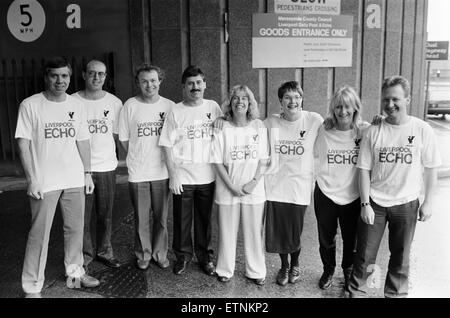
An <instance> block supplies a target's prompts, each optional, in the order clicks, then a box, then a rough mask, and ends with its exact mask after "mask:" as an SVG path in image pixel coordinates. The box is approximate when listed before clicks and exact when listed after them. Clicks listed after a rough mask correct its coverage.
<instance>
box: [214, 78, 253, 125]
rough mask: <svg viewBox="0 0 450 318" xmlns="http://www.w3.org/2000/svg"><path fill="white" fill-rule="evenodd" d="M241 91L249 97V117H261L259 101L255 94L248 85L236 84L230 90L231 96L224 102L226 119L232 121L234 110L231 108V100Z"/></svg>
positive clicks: (223, 109) (251, 118)
mask: <svg viewBox="0 0 450 318" xmlns="http://www.w3.org/2000/svg"><path fill="white" fill-rule="evenodd" d="M239 92H244V93H245V94H246V95H247V97H248V109H247V119H248V120H253V119H256V118H259V110H258V103H257V102H256V99H255V95H253V92H252V91H251V90H250V88H248V86H246V85H236V86H233V88H232V89H231V90H230V94H229V97H228V98H227V100H226V101H225V102H224V103H223V104H222V112H223V114H224V116H225V119H226V120H228V121H231V120H232V118H233V110H232V109H231V100H232V99H233V97H234V96H236V95H237V94H238V93H239Z"/></svg>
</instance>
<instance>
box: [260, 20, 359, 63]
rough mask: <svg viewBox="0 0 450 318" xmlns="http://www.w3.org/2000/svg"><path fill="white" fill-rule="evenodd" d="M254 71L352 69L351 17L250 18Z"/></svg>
mask: <svg viewBox="0 0 450 318" xmlns="http://www.w3.org/2000/svg"><path fill="white" fill-rule="evenodd" d="M252 22H253V33H252V66H253V68H290V67H292V68H303V67H351V66H352V43H353V17H352V16H345V15H339V16H330V15H326V16H324V15H294V14H271V13H258V14H254V15H253V21H252Z"/></svg>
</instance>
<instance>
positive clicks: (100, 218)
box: [83, 170, 116, 266]
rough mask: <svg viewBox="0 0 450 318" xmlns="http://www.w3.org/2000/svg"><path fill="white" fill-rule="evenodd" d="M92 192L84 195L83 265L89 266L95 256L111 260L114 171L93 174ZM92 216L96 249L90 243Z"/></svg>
mask: <svg viewBox="0 0 450 318" xmlns="http://www.w3.org/2000/svg"><path fill="white" fill-rule="evenodd" d="M92 180H93V181H94V185H95V188H94V192H93V193H92V194H87V195H86V209H85V212H84V235H83V255H84V265H85V266H87V265H89V263H90V262H92V260H93V259H94V258H95V257H96V255H98V256H101V257H104V258H107V259H111V258H112V257H113V249H112V245H111V232H112V211H113V205H114V194H115V191H116V171H115V170H113V171H106V172H93V173H92ZM93 214H95V215H96V216H97V222H96V224H95V226H96V247H97V251H95V247H94V244H93V242H92V233H91V225H93V224H92V223H91V222H93V220H92V219H93Z"/></svg>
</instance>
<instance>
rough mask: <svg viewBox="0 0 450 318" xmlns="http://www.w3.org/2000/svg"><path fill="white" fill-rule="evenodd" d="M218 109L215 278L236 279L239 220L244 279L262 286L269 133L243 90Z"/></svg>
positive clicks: (239, 87) (214, 145) (251, 97)
mask: <svg viewBox="0 0 450 318" xmlns="http://www.w3.org/2000/svg"><path fill="white" fill-rule="evenodd" d="M222 110H223V113H224V118H225V120H224V122H223V127H222V130H217V131H216V132H215V134H214V136H213V143H212V158H213V162H214V166H215V169H216V172H217V177H216V190H215V202H216V204H217V205H218V225H219V243H218V245H219V246H218V255H217V266H216V273H217V275H218V279H219V281H220V282H223V283H225V282H228V281H229V280H230V278H231V277H232V276H233V274H234V268H235V258H236V243H237V235H238V230H239V221H240V220H242V233H243V237H244V253H245V276H246V277H247V278H248V279H250V280H252V281H253V282H254V283H255V284H257V285H263V284H264V282H265V277H266V265H265V257H264V248H263V236H262V228H263V219H264V202H265V201H266V197H265V191H264V181H263V180H262V167H263V166H264V165H265V163H266V160H267V159H268V147H267V130H266V129H265V127H264V124H263V123H262V122H261V120H259V119H258V117H259V112H258V104H257V102H256V100H255V97H254V95H253V93H252V91H251V90H250V89H249V88H248V87H247V86H245V85H237V86H234V87H233V88H232V89H231V92H230V97H229V99H228V100H227V101H226V102H225V103H224V104H223V106H222Z"/></svg>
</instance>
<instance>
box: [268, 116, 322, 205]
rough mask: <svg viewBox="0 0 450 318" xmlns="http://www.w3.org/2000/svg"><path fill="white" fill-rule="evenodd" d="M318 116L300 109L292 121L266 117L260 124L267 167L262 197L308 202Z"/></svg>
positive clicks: (320, 118) (318, 126)
mask: <svg viewBox="0 0 450 318" xmlns="http://www.w3.org/2000/svg"><path fill="white" fill-rule="evenodd" d="M322 122H323V118H322V116H320V115H319V114H317V113H314V112H308V111H302V112H301V115H300V118H299V119H297V120H296V121H294V122H290V121H287V120H285V119H283V118H280V116H279V115H272V116H270V117H268V118H267V119H266V120H265V121H264V123H265V124H266V127H267V128H268V129H269V136H270V154H271V163H270V168H269V170H268V171H267V173H266V175H265V183H266V197H267V200H268V201H277V202H285V203H293V204H300V205H308V204H309V203H310V202H311V192H312V182H313V180H312V179H313V171H314V153H313V150H314V142H315V140H316V137H317V133H318V131H319V128H320V126H321V124H322Z"/></svg>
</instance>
